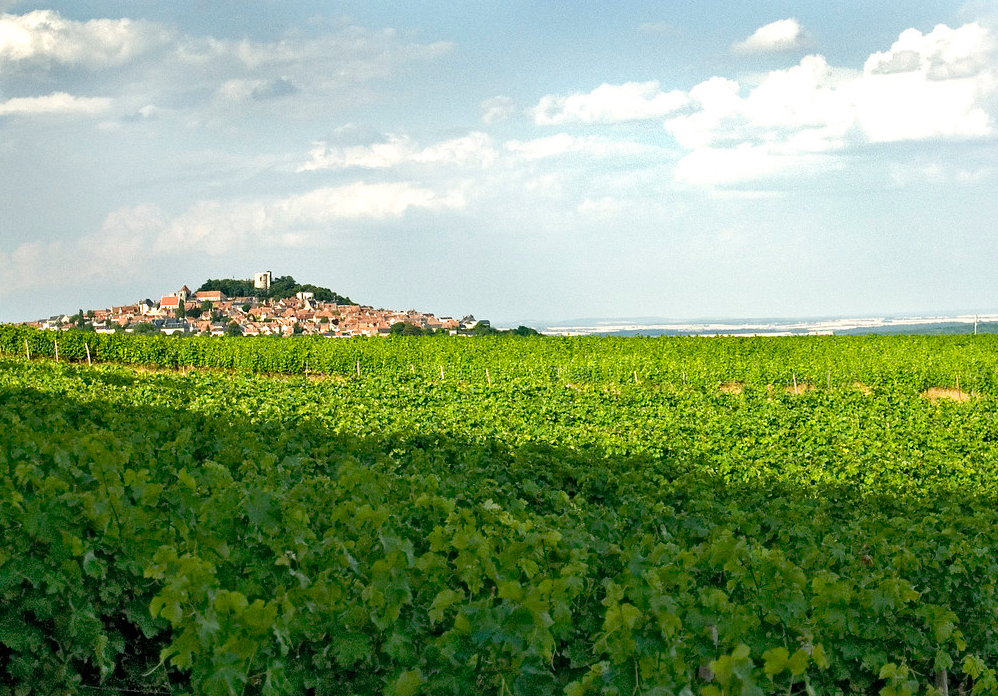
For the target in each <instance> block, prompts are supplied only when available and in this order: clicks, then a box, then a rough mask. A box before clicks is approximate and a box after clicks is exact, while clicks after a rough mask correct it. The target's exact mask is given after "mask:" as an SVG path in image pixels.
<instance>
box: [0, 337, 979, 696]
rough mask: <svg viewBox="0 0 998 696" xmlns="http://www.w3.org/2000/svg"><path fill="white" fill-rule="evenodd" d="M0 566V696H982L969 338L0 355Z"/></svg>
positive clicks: (975, 340)
mask: <svg viewBox="0 0 998 696" xmlns="http://www.w3.org/2000/svg"><path fill="white" fill-rule="evenodd" d="M57 352H58V362H56V353H57ZM0 535H2V539H3V543H2V545H0V694H2V695H3V696H8V695H9V696H13V695H14V694H77V693H78V694H108V695H110V694H119V693H122V694H180V693H196V694H211V695H214V694H306V693H308V694H317V695H319V694H364V695H367V694H386V695H390V696H391V695H395V696H413V695H415V694H460V695H461V696H467V695H469V694H497V695H499V696H507V695H515V696H520V695H524V696H526V695H530V694H538V695H541V694H559V695H561V694H564V695H566V696H582V695H583V694H604V695H607V696H611V695H615V696H632V695H636V694H644V695H646V696H664V695H666V694H669V695H677V696H678V695H682V696H694V695H703V696H727V695H734V694H741V695H744V696H762V695H763V694H767V695H768V694H791V695H793V694H808V695H812V694H883V695H884V696H902V695H904V694H911V695H914V694H950V693H952V694H996V693H998V677H996V673H995V668H996V665H998V551H996V549H998V337H994V336H948V337H947V336H936V337H919V336H904V337H807V338H786V339H777V338H758V339H757V338H744V339H742V338H739V339H705V338H662V339H643V338H629V339H600V338H564V339H562V338H544V337H540V338H519V337H497V338H476V339H472V338H460V337H453V338H449V337H445V338H430V339H426V338H423V339H420V338H413V339H405V338H398V339H395V338H393V339H373V340H364V339H342V340H329V339H321V338H317V339H311V338H309V339H301V340H299V339H207V338H206V339H200V338H189V339H173V338H166V337H151V338H147V337H133V336H121V335H106V336H103V335H102V336H98V335H95V334H88V333H83V332H42V331H35V330H30V329H25V328H23V327H12V326H0Z"/></svg>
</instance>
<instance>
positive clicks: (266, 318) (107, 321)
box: [28, 271, 491, 337]
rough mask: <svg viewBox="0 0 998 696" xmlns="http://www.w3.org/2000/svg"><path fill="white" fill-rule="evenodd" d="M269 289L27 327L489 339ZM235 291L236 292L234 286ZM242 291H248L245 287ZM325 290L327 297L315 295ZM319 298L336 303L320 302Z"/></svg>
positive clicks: (258, 280) (413, 314)
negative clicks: (274, 294) (274, 293)
mask: <svg viewBox="0 0 998 696" xmlns="http://www.w3.org/2000/svg"><path fill="white" fill-rule="evenodd" d="M292 281H293V279H292ZM273 283H274V277H273V274H272V273H271V272H270V271H265V272H263V273H257V274H256V275H255V276H254V278H253V282H252V289H253V294H251V295H247V296H240V297H227V296H226V294H225V293H224V292H223V291H221V290H204V289H203V290H199V291H197V292H194V291H192V290H191V289H190V288H188V287H187V286H186V285H184V286H183V287H182V288H180V289H179V290H178V291H176V292H173V293H170V294H168V295H163V296H162V297H161V298H160V299H159V301H158V302H155V301H153V300H150V299H143V300H140V301H138V302H136V303H134V304H130V305H122V306H112V307H110V308H108V309H94V310H89V311H85V312H84V311H83V310H80V313H78V314H76V315H73V316H70V315H56V316H53V317H50V318H49V319H45V320H42V321H36V322H28V324H29V325H31V326H36V327H38V328H42V329H54V330H69V329H74V328H86V329H88V330H93V331H95V332H97V333H116V332H122V331H123V332H126V333H139V334H143V333H147V334H166V335H203V336H223V335H230V336H234V335H241V336H294V335H315V336H328V337H349V336H389V335H392V334H401V335H426V334H431V333H449V334H461V333H472V334H473V333H482V332H483V331H486V332H487V331H491V327H490V325H489V323H488V322H487V321H482V322H479V321H477V320H476V319H475V317H473V316H470V315H469V316H466V317H464V318H463V319H460V320H458V319H453V318H451V317H437V316H435V315H433V314H427V313H424V312H417V311H416V310H409V311H404V312H400V311H395V310H388V309H375V308H373V307H369V306H365V305H359V304H355V303H353V302H351V301H350V300H349V299H347V298H342V297H340V296H338V295H336V294H335V293H331V292H329V291H328V290H326V289H325V288H316V289H315V290H302V291H299V292H296V293H295V294H294V295H293V296H290V297H281V298H274V297H269V296H267V295H268V294H269V292H270V290H271V287H272V284H273ZM208 284H209V283H206V285H208ZM234 284H236V285H238V281H236V282H235V283H234ZM246 287H247V288H248V287H250V286H249V281H246ZM305 287H312V286H305ZM323 290H325V292H324V293H323V292H319V291H323ZM317 294H319V295H320V296H321V295H328V296H332V297H333V299H332V300H325V299H317V298H316V295H317Z"/></svg>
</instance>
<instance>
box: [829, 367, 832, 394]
mask: <svg viewBox="0 0 998 696" xmlns="http://www.w3.org/2000/svg"><path fill="white" fill-rule="evenodd" d="M828 391H832V371H831V370H829V371H828Z"/></svg>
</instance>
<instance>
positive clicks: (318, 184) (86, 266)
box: [0, 0, 998, 325]
mask: <svg viewBox="0 0 998 696" xmlns="http://www.w3.org/2000/svg"><path fill="white" fill-rule="evenodd" d="M996 133H998V3H995V2H986V1H974V2H970V3H967V4H963V5H961V4H960V3H959V2H953V1H948V2H941V1H938V2H937V1H932V0H913V1H912V2H906V3H898V2H895V1H893V0H890V1H888V0H843V1H842V2H836V3H827V2H821V3H819V2H810V1H808V2H790V1H782V2H776V1H771V0H757V1H755V2H751V3H749V2H742V3H731V2H721V1H720V0H704V1H703V2H697V3H675V2H661V1H658V2H652V1H650V0H621V1H620V2H614V3H610V2H606V1H605V0H604V1H602V2H597V1H595V0H549V1H546V2H536V1H533V0H531V1H527V0H503V2H483V1H481V0H466V1H463V2H462V1H459V2H450V3H444V2H428V1H426V0H411V1H407V2H404V3H390V2H355V1H354V2H350V1H346V0H323V1H321V2H320V1H318V0H296V1H295V2H284V1H282V0H172V1H171V2H166V3H164V2H162V1H161V0H155V1H153V0H101V1H98V0H63V1H53V2H32V1H31V0H0V321H25V320H31V319H38V318H43V317H48V316H51V315H53V314H56V313H61V312H67V313H72V312H75V311H76V310H77V309H80V308H83V309H91V308H102V307H109V306H111V305H112V304H116V305H117V304H126V303H130V302H134V301H136V300H138V299H141V298H146V297H150V298H153V299H157V298H158V297H159V296H160V295H164V294H167V293H170V292H174V291H176V290H178V289H179V288H180V287H181V286H182V285H185V284H186V285H188V286H190V287H192V288H195V289H196V287H197V285H200V284H201V283H202V282H203V281H204V280H206V279H208V278H249V277H252V275H253V274H254V273H255V272H259V271H264V270H270V271H272V272H273V273H274V274H275V275H292V276H294V277H295V278H296V279H297V280H298V281H299V282H308V283H313V284H316V285H320V286H325V287H329V288H331V289H332V290H334V291H336V292H338V293H340V294H343V295H348V296H350V297H351V298H352V299H354V300H355V301H358V302H361V303H363V304H368V305H373V306H375V307H384V308H391V309H410V308H413V309H418V310H420V311H425V312H434V313H436V314H438V315H442V316H464V315H466V314H469V313H472V314H474V315H475V316H477V317H479V318H483V317H484V318H490V319H492V321H493V323H494V324H512V325H515V324H516V323H519V322H535V323H544V322H556V321H565V320H570V319H578V318H615V317H664V318H672V319H687V318H688V319H695V318H732V319H734V318H751V317H783V318H795V317H817V316H882V315H903V314H919V315H926V314H953V313H974V312H980V313H995V312H998V203H996V201H998V140H996Z"/></svg>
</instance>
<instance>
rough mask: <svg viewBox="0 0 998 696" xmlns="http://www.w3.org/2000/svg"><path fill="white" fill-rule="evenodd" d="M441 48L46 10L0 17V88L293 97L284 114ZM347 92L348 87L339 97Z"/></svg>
mask: <svg viewBox="0 0 998 696" xmlns="http://www.w3.org/2000/svg"><path fill="white" fill-rule="evenodd" d="M450 49H451V44H449V43H447V42H435V43H429V44H419V43H408V42H405V41H403V40H402V39H400V37H399V36H398V35H397V34H396V32H394V31H393V30H391V29H384V30H379V31H371V30H367V29H363V28H360V27H354V26H335V27H332V28H326V29H324V30H321V31H317V32H314V33H308V34H305V33H300V34H289V35H287V36H285V37H283V38H281V39H278V40H275V41H270V42H255V41H250V40H246V39H243V40H230V39H218V38H215V37H212V36H191V35H186V34H182V33H180V32H178V31H177V30H176V29H174V28H172V27H169V26H167V25H165V24H161V23H157V22H152V21H146V20H132V19H127V18H123V19H92V20H89V21H84V22H80V21H75V20H71V19H67V18H65V17H63V16H62V15H60V14H59V13H58V12H55V11H52V10H37V11H33V12H28V13H26V14H23V15H14V14H4V15H0V87H2V86H3V84H4V83H5V82H7V81H10V80H11V79H14V78H16V77H18V76H29V77H31V78H34V79H40V80H45V81H46V82H47V83H49V84H51V83H52V82H53V81H55V82H59V81H65V80H67V79H72V80H74V84H79V83H80V82H81V81H83V80H86V82H87V84H88V85H89V86H90V87H91V91H95V90H96V91H100V92H102V93H105V94H113V95H114V96H116V97H121V96H124V95H128V96H130V97H132V99H131V101H132V102H133V106H132V107H130V108H137V107H138V106H141V105H143V104H148V103H159V104H163V105H164V106H169V107H173V108H176V107H179V106H191V105H192V104H198V103H203V102H207V103H209V104H212V105H216V106H219V107H221V108H224V109H228V110H230V111H231V109H232V108H233V102H239V103H240V104H253V103H258V104H260V105H261V108H262V107H263V103H265V102H272V101H274V100H277V99H279V98H285V97H295V98H297V99H298V101H299V108H298V109H297V110H296V111H293V112H291V113H292V114H301V113H305V111H303V109H302V104H304V103H307V105H308V106H309V108H310V111H308V113H312V114H315V113H320V112H324V113H328V110H329V104H330V101H329V98H330V96H332V95H335V96H337V97H341V98H343V99H342V101H343V102H344V103H348V102H349V101H350V100H349V99H347V98H346V94H349V95H350V96H351V98H352V99H353V100H359V99H362V98H368V99H369V98H370V95H366V94H363V92H362V91H361V90H360V86H361V85H366V84H368V83H370V82H372V81H374V80H378V79H381V78H385V77H388V76H391V75H392V74H394V73H395V72H396V71H397V70H398V68H399V67H400V66H402V65H405V64H408V63H411V62H413V61H419V60H428V59H432V58H435V57H437V56H439V55H442V54H443V53H446V52H447V51H449V50H450ZM346 90H352V92H347V93H346V94H345V91H346Z"/></svg>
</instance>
